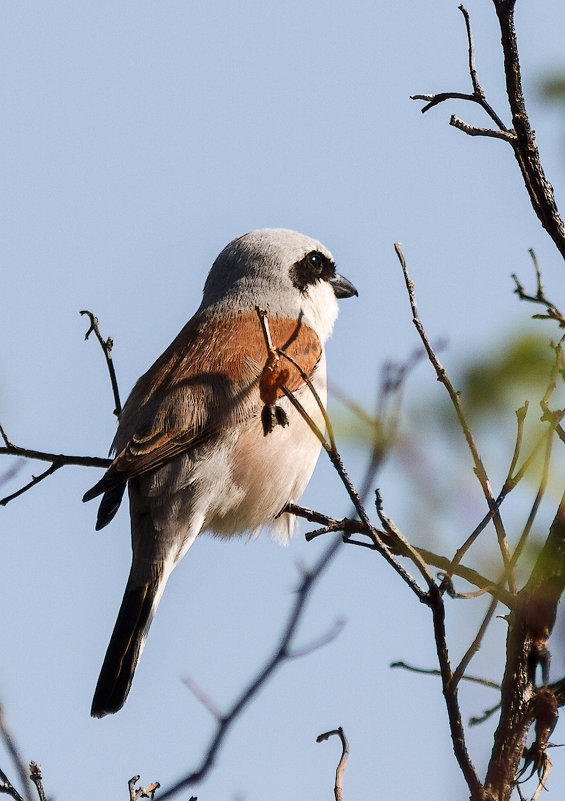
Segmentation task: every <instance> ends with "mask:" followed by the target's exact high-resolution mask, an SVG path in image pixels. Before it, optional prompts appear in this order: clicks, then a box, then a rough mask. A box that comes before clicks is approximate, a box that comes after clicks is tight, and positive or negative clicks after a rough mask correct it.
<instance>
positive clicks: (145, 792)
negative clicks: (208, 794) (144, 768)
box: [128, 776, 196, 801]
mask: <svg viewBox="0 0 565 801" xmlns="http://www.w3.org/2000/svg"><path fill="white" fill-rule="evenodd" d="M138 781H139V776H133V777H132V778H131V779H130V780H129V782H128V790H129V801H137V799H138V798H150V799H153V798H154V797H155V791H156V790H158V789H159V787H160V786H161V785H160V784H159V782H151V784H148V785H147V787H138V788H137V789H136V787H135V784H136V782H138ZM190 801H196V799H195V798H192V799H190Z"/></svg>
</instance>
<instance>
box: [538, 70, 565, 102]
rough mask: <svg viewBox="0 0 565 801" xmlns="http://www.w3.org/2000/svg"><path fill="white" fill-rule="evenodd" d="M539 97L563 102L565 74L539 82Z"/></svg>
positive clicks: (564, 96)
mask: <svg viewBox="0 0 565 801" xmlns="http://www.w3.org/2000/svg"><path fill="white" fill-rule="evenodd" d="M540 90H541V95H542V97H543V98H545V99H546V100H559V101H564V100H565V73H555V74H554V75H550V76H548V77H547V78H544V79H543V80H542V81H540Z"/></svg>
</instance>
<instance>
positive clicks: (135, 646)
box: [90, 579, 163, 718]
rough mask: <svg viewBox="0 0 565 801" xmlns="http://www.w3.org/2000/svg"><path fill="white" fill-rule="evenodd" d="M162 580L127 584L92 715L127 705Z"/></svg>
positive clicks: (102, 670) (98, 715)
mask: <svg viewBox="0 0 565 801" xmlns="http://www.w3.org/2000/svg"><path fill="white" fill-rule="evenodd" d="M162 581H163V580H162V579H161V580H154V581H151V582H149V583H148V584H144V585H142V586H141V587H135V588H132V589H128V588H126V591H125V594H124V597H123V600H122V605H121V606H120V611H119V612H118V619H117V620H116V625H115V626H114V631H113V632H112V637H111V638H110V644H109V645H108V650H107V651H106V656H105V657H104V663H103V665H102V669H101V671H100V676H99V677H98V683H97V685H96V690H95V691H94V698H93V699H92V708H91V710H90V714H91V715H92V717H94V718H101V717H104V715H108V714H112V713H114V712H117V711H118V709H121V708H122V706H123V705H124V703H125V700H126V698H127V697H128V693H129V689H130V687H131V682H132V679H133V674H134V672H135V668H136V666H137V662H138V660H139V657H140V655H141V651H142V650H143V646H144V644H145V639H146V637H147V632H148V630H149V626H150V625H151V621H152V619H153V615H154V613H155V609H156V607H157V603H158V602H159V599H160V596H161V593H162Z"/></svg>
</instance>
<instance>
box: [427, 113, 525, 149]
mask: <svg viewBox="0 0 565 801" xmlns="http://www.w3.org/2000/svg"><path fill="white" fill-rule="evenodd" d="M481 105H482V104H481ZM422 111H423V109H422ZM449 124H450V125H451V126H453V128H457V129H458V130H459V131H463V133H465V134H467V136H487V137H488V136H490V137H492V139H502V140H503V141H504V142H510V144H513V143H514V140H515V139H516V134H515V133H514V132H513V131H500V130H497V129H495V128H481V127H480V126H479V125H471V124H470V123H468V122H465V120H461V119H459V117H458V116H457V115H456V114H452V115H451V117H450V118H449Z"/></svg>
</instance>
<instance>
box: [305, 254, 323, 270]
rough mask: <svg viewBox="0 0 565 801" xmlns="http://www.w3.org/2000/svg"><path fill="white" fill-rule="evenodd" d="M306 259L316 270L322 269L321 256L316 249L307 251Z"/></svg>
mask: <svg viewBox="0 0 565 801" xmlns="http://www.w3.org/2000/svg"><path fill="white" fill-rule="evenodd" d="M308 261H309V262H310V264H311V266H312V267H313V268H314V269H315V270H316V272H321V271H322V256H321V255H320V253H316V251H313V252H312V253H309V254H308Z"/></svg>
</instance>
